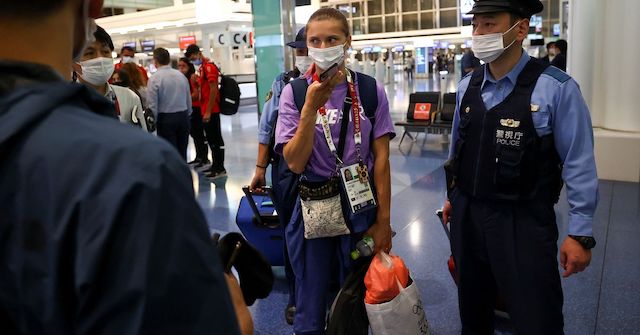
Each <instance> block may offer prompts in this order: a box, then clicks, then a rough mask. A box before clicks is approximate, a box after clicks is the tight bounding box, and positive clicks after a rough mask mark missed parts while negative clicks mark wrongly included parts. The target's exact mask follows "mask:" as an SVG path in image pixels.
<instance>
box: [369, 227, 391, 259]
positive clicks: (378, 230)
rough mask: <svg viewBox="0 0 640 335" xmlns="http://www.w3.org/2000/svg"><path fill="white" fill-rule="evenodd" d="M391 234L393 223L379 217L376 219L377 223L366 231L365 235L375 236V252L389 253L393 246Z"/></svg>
mask: <svg viewBox="0 0 640 335" xmlns="http://www.w3.org/2000/svg"><path fill="white" fill-rule="evenodd" d="M391 234H392V231H391V223H390V222H388V221H387V222H384V221H380V220H378V219H376V223H374V224H373V226H371V228H369V230H367V232H366V233H364V235H365V236H371V238H373V244H374V246H375V250H374V253H377V252H378V251H384V252H386V253H389V251H391V247H392V246H393V245H392V243H391Z"/></svg>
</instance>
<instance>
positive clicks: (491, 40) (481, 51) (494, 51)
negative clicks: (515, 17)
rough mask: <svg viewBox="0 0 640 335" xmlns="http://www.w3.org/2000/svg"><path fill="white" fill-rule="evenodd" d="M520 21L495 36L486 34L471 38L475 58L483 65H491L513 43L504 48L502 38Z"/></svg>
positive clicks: (514, 40)
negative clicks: (483, 63)
mask: <svg viewBox="0 0 640 335" xmlns="http://www.w3.org/2000/svg"><path fill="white" fill-rule="evenodd" d="M519 23H520V21H518V22H516V23H515V24H514V25H513V26H511V28H509V30H507V31H506V32H504V33H495V34H487V35H477V36H472V37H471V43H472V44H471V50H473V53H474V54H475V56H476V57H478V58H479V59H481V60H482V61H483V62H485V63H491V62H493V61H495V60H496V59H498V57H500V55H502V54H503V53H504V51H505V50H507V49H509V48H510V47H511V46H512V45H513V44H514V43H515V42H516V39H515V38H514V39H513V41H512V42H511V43H510V44H509V45H507V46H506V47H505V46H504V36H505V35H507V34H508V33H509V32H510V31H511V30H512V29H513V28H515V27H516V26H517V25H518V24H519Z"/></svg>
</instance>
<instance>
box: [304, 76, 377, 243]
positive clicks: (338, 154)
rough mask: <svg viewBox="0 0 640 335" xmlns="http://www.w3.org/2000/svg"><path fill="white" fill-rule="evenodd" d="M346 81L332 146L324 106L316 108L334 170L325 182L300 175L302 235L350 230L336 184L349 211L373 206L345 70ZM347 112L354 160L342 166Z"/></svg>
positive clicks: (356, 104) (351, 88)
mask: <svg viewBox="0 0 640 335" xmlns="http://www.w3.org/2000/svg"><path fill="white" fill-rule="evenodd" d="M347 84H348V87H349V95H348V96H347V97H345V101H344V108H343V113H342V114H343V116H342V123H341V127H340V142H339V143H338V148H336V146H335V144H334V143H333V138H332V137H331V129H330V127H329V120H328V118H327V112H326V109H325V108H324V106H323V107H321V108H320V109H319V110H318V114H319V115H320V120H321V122H322V129H323V132H324V137H325V140H326V142H327V145H328V146H329V149H330V150H331V153H332V154H333V155H334V157H335V158H336V170H335V172H334V176H333V177H332V178H330V179H329V181H328V182H320V183H318V182H309V181H307V180H304V178H303V179H302V180H301V181H300V186H299V187H300V202H301V205H302V218H303V221H304V237H305V238H306V239H314V238H320V237H332V236H340V235H346V234H349V233H350V231H349V228H348V227H347V224H346V222H345V219H344V215H343V212H342V204H341V199H340V188H342V189H344V190H345V193H346V196H347V200H348V203H349V209H350V210H351V213H352V214H360V213H362V212H365V211H368V210H370V209H373V208H376V207H377V203H376V199H375V197H374V194H373V189H372V187H371V183H370V181H369V173H368V169H367V165H366V164H365V163H364V160H363V158H362V153H361V147H362V131H361V128H360V103H359V101H358V96H357V95H356V90H355V85H354V83H353V79H352V77H351V73H350V72H348V71H347ZM349 112H351V113H352V115H353V124H354V135H353V136H354V142H355V149H356V155H357V158H358V163H356V164H352V165H349V166H345V165H344V163H343V161H342V155H343V154H344V145H345V139H346V137H347V127H348V125H349Z"/></svg>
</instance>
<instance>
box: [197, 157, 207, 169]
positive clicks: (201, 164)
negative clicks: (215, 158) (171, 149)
mask: <svg viewBox="0 0 640 335" xmlns="http://www.w3.org/2000/svg"><path fill="white" fill-rule="evenodd" d="M209 164H211V162H210V161H209V160H208V159H201V160H200V161H199V162H198V163H196V165H195V166H194V168H196V169H199V168H201V167H204V166H206V165H209Z"/></svg>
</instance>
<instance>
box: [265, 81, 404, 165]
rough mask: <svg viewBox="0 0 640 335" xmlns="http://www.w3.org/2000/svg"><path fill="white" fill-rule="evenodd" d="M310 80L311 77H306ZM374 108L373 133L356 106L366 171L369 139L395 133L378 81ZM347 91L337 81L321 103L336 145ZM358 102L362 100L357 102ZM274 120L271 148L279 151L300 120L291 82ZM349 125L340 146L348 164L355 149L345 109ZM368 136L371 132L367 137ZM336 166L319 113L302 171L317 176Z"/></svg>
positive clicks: (369, 158) (369, 160)
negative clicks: (329, 94) (272, 145)
mask: <svg viewBox="0 0 640 335" xmlns="http://www.w3.org/2000/svg"><path fill="white" fill-rule="evenodd" d="M309 82H311V79H309ZM355 85H356V92H358V87H357V86H358V78H357V75H356V80H355ZM377 90H378V109H377V110H376V113H375V115H376V120H375V126H374V129H373V133H372V132H371V121H369V119H368V118H366V116H365V114H364V110H363V109H362V107H360V118H361V121H360V127H361V131H362V147H361V152H362V158H363V159H364V161H365V163H366V164H367V166H368V167H369V171H370V172H371V171H372V170H373V153H372V152H371V143H372V141H373V139H377V138H380V137H382V136H385V135H389V136H390V138H394V137H395V136H396V134H395V132H394V129H393V122H392V121H391V114H389V101H388V100H387V95H386V93H385V91H384V88H383V87H382V86H381V85H380V83H378V85H377ZM347 93H348V86H347V83H346V82H344V83H341V84H339V85H337V86H336V87H335V88H334V90H333V93H332V94H331V97H330V98H329V100H328V101H327V103H326V104H325V105H324V107H325V108H326V110H327V118H328V120H329V125H330V128H331V137H332V138H333V142H334V144H335V146H336V148H337V147H338V145H339V143H338V142H339V138H340V123H341V122H342V114H343V111H342V108H343V107H344V98H345V96H346V95H347ZM360 105H361V106H362V103H360ZM278 113H279V114H278V122H277V125H276V147H275V151H276V152H277V153H279V154H282V151H283V148H284V145H285V144H287V143H288V142H289V141H290V140H291V139H292V138H293V136H294V135H295V134H296V131H297V129H298V123H299V122H300V111H298V109H297V107H296V103H295V100H294V98H293V89H292V88H291V85H287V86H286V87H285V88H284V90H283V91H282V95H281V96H280V108H279V112H278ZM349 116H350V117H349V121H350V123H349V127H348V128H347V137H346V141H345V147H344V155H343V159H342V161H343V162H344V163H345V165H351V164H355V163H357V162H358V156H357V154H356V149H355V140H354V138H353V131H354V130H353V114H352V113H351V111H349ZM371 136H373V137H372V138H371ZM335 170H336V159H335V157H334V156H333V154H332V153H331V150H329V146H328V145H327V141H326V140H325V138H324V132H323V131H322V123H321V121H320V117H319V115H318V118H317V119H316V133H315V138H314V142H313V150H312V152H311V156H310V157H309V161H308V162H307V167H306V171H309V172H311V173H313V174H316V175H318V176H321V177H327V178H328V177H331V176H332V175H333V174H334V172H335Z"/></svg>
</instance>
